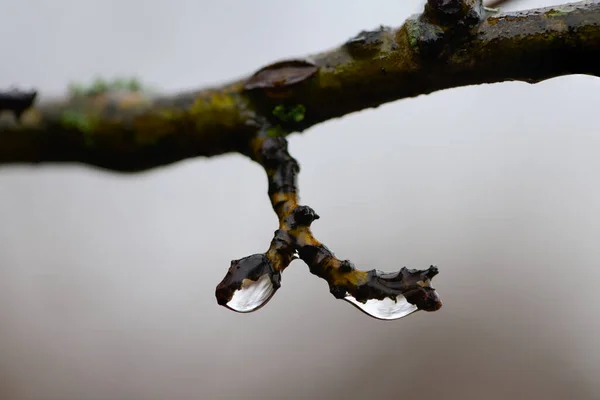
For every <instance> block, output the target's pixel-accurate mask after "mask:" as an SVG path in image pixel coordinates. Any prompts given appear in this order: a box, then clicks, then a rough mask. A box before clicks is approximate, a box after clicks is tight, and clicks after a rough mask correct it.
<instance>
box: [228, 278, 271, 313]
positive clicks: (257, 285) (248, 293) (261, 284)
mask: <svg viewBox="0 0 600 400" xmlns="http://www.w3.org/2000/svg"><path fill="white" fill-rule="evenodd" d="M274 294H275V288H274V287H273V283H272V282H271V277H270V276H269V274H265V275H263V276H261V277H260V278H258V280H256V281H252V280H250V279H244V280H243V281H242V286H241V288H240V289H238V290H236V291H235V292H233V297H232V298H231V300H229V301H228V302H227V303H226V304H225V307H227V308H229V309H231V310H233V311H237V312H241V313H247V312H252V311H255V310H258V309H259V308H261V307H262V306H264V305H265V304H267V302H268V301H269V300H271V297H273V295H274Z"/></svg>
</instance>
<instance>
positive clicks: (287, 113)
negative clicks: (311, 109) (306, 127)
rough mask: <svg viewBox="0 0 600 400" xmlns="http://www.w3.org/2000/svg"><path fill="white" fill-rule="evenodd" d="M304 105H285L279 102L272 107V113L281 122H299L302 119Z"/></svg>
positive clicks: (304, 110)
mask: <svg viewBox="0 0 600 400" xmlns="http://www.w3.org/2000/svg"><path fill="white" fill-rule="evenodd" d="M305 113H306V107H304V106H303V105H302V104H297V105H295V106H291V107H287V106H285V105H283V104H279V105H278V106H276V107H275V108H274V109H273V115H274V116H275V117H277V118H278V119H279V120H280V121H282V122H300V121H302V120H303V119H304V115H305Z"/></svg>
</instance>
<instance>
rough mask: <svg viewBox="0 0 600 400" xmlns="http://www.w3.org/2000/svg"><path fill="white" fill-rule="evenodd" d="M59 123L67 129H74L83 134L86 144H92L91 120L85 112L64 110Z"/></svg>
mask: <svg viewBox="0 0 600 400" xmlns="http://www.w3.org/2000/svg"><path fill="white" fill-rule="evenodd" d="M60 123H61V124H62V126H63V127H65V128H67V129H75V130H77V131H79V132H81V133H82V134H83V140H84V142H85V144H86V146H92V145H93V144H94V143H93V135H92V122H91V121H90V119H89V117H88V116H86V115H85V114H83V113H81V112H77V111H73V110H66V111H64V112H63V113H62V115H61V116H60Z"/></svg>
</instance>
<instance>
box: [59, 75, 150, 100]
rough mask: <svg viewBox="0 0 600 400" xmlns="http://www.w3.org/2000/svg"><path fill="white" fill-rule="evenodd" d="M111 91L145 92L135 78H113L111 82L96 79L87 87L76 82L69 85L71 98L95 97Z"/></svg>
mask: <svg viewBox="0 0 600 400" xmlns="http://www.w3.org/2000/svg"><path fill="white" fill-rule="evenodd" d="M111 90H129V91H131V92H139V91H141V90H145V88H144V87H143V86H142V84H141V83H140V81H139V80H138V79H136V78H115V79H113V80H112V81H107V80H104V79H102V78H96V79H95V80H94V81H93V82H92V84H91V85H89V86H85V85H82V84H81V83H77V82H72V83H70V84H69V93H71V95H72V96H95V95H99V94H102V93H106V92H108V91H111Z"/></svg>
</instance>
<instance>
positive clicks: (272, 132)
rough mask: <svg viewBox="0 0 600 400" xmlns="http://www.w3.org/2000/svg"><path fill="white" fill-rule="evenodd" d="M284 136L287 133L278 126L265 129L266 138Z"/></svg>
mask: <svg viewBox="0 0 600 400" xmlns="http://www.w3.org/2000/svg"><path fill="white" fill-rule="evenodd" d="M286 134H287V132H286V131H285V130H284V129H283V128H282V127H281V126H280V125H276V126H272V127H270V128H268V129H267V136H268V137H281V136H285V135H286Z"/></svg>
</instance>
